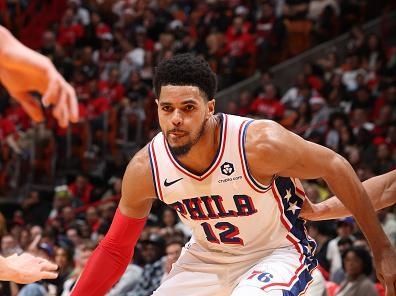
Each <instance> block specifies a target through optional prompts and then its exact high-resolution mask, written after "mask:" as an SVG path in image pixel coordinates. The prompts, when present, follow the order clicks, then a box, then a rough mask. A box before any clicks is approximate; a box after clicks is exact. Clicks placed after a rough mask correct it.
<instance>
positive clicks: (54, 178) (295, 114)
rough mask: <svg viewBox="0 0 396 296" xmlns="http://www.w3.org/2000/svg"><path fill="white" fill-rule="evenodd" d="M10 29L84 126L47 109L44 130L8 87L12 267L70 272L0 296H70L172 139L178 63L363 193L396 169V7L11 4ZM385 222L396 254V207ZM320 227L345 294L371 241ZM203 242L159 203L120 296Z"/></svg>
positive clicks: (148, 283) (142, 295)
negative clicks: (159, 109) (38, 260)
mask: <svg viewBox="0 0 396 296" xmlns="http://www.w3.org/2000/svg"><path fill="white" fill-rule="evenodd" d="M0 24H1V25H3V26H5V27H7V28H8V29H10V30H11V32H12V33H13V34H14V35H15V36H17V38H18V39H19V40H21V41H22V42H23V43H24V44H26V45H27V46H29V47H31V48H33V49H35V50H37V51H39V52H40V53H42V54H44V55H46V56H48V57H49V58H50V59H51V60H52V61H53V63H54V64H55V65H56V67H57V69H58V70H59V71H60V72H61V73H62V74H63V75H64V77H65V78H66V79H67V80H68V81H69V82H70V83H71V84H72V85H73V86H74V87H75V89H76V92H77V95H78V99H79V108H80V109H79V110H80V117H81V118H80V122H79V123H77V124H74V125H72V126H71V127H69V128H68V129H62V128H60V127H59V126H58V125H57V124H56V122H55V120H53V119H52V118H51V115H50V110H46V111H47V112H48V117H47V121H46V122H44V123H40V124H33V123H32V122H31V120H30V119H29V117H28V116H27V115H26V113H24V111H23V110H22V108H21V107H20V106H19V105H18V104H17V103H15V101H13V100H11V99H10V98H9V97H8V94H7V92H6V91H5V90H4V89H3V88H2V87H1V85H0V212H1V214H0V237H1V254H2V255H3V256H7V255H9V254H12V253H14V252H17V251H19V250H25V251H30V252H34V253H37V254H40V255H41V256H45V257H48V258H50V259H51V260H54V261H55V262H56V263H57V264H59V265H60V266H61V276H60V277H59V278H58V279H57V280H55V281H42V282H40V283H37V284H32V285H27V286H22V285H15V284H10V283H5V282H3V283H0V295H22V296H23V295H63V296H65V295H69V291H70V289H71V287H72V286H73V284H74V283H75V280H76V279H77V277H78V275H79V272H80V271H81V268H82V267H83V266H84V264H85V262H86V260H87V258H88V257H89V255H90V253H91V252H92V250H93V248H94V247H95V245H96V244H97V242H98V241H99V240H100V239H101V238H102V237H103V236H104V234H105V233H106V231H107V229H108V227H109V225H110V222H111V219H112V217H113V214H114V211H115V209H116V206H117V202H118V200H119V198H120V184H121V178H122V173H123V171H124V169H125V166H126V164H127V163H128V161H129V159H130V158H131V157H132V156H133V155H134V153H135V152H136V151H137V150H138V149H139V148H141V147H142V146H144V145H145V144H146V143H147V142H148V141H149V140H150V139H151V137H153V135H155V133H157V132H158V125H157V118H156V105H155V101H154V99H155V98H154V94H153V92H152V85H151V79H152V75H153V69H154V67H155V65H156V64H157V63H158V61H160V60H161V59H164V58H167V57H171V56H172V55H175V54H177V53H183V52H194V53H196V54H197V55H202V56H203V57H205V59H207V60H208V61H209V63H210V65H211V66H212V68H213V69H214V70H215V71H216V73H217V74H218V79H219V92H218V94H217V96H216V105H217V111H218V112H226V113H231V114H237V115H242V116H250V117H255V118H268V119H273V120H276V121H278V122H280V123H281V124H282V125H284V126H285V127H287V128H288V129H290V130H292V131H294V132H295V133H297V134H299V135H301V136H303V137H304V138H306V139H309V140H311V141H314V142H317V143H320V144H322V145H325V146H327V147H329V148H331V149H333V150H335V151H337V152H338V153H340V154H342V155H343V156H344V157H345V158H346V159H348V160H349V162H350V163H351V164H352V166H353V167H354V168H355V170H356V172H357V173H358V176H359V177H360V178H361V180H365V179H367V178H369V177H372V176H374V175H377V174H382V173H385V172H388V171H390V170H392V169H395V166H396V33H395V32H396V3H395V2H394V1H386V0H376V1H370V0H364V1H359V0H278V1H276V0H273V1H264V0H261V1H260V0H250V1H248V0H245V1H243V0H230V1H223V0H206V1H198V0H146V1H145V0H143V1H139V0H118V1H115V0H113V1H109V0H96V1H95V0H86V1H84V0H57V1H51V0H42V1H41V0H0ZM21 83H23V81H21ZM304 185H305V189H306V192H307V195H308V196H309V197H310V199H311V200H313V201H322V200H324V199H326V198H327V197H329V195H330V192H329V190H328V188H327V187H326V185H325V184H324V183H323V182H321V181H315V182H311V181H310V182H305V184H304ZM379 217H380V220H381V222H382V225H383V227H384V229H385V231H386V233H387V234H388V235H389V237H390V239H391V240H392V242H393V244H395V243H396V216H395V207H393V208H388V209H385V210H383V211H381V212H380V213H379ZM308 230H309V233H310V235H311V236H313V237H314V238H315V239H316V240H317V242H318V245H319V247H318V251H317V256H318V259H319V262H320V265H321V271H322V273H323V275H324V276H325V278H326V280H328V292H329V295H336V290H337V287H338V285H340V284H341V282H342V281H344V280H345V279H346V277H347V275H348V274H347V272H348V271H344V270H343V268H342V259H341V257H340V254H341V252H342V250H344V249H345V248H346V247H349V246H352V245H354V246H360V247H363V248H368V246H367V243H366V242H365V240H364V237H363V236H362V234H361V232H360V231H359V229H358V228H357V227H356V225H355V224H354V221H353V219H343V220H339V221H326V222H320V223H308ZM189 235H190V232H189V230H188V229H186V228H184V227H183V226H182V225H181V224H180V223H179V222H178V219H177V216H176V215H175V213H174V212H173V211H172V210H169V209H166V208H165V207H164V206H163V205H162V204H160V203H158V204H155V205H154V207H153V211H152V213H151V215H150V217H149V221H148V224H147V226H146V228H145V231H144V233H143V234H142V237H141V240H140V243H139V244H138V246H137V248H136V251H135V258H134V260H133V262H131V264H130V266H129V267H128V269H127V272H126V273H125V275H124V276H123V278H122V279H121V280H120V282H119V283H118V284H117V285H116V286H115V287H114V289H113V290H112V291H111V292H110V293H109V294H108V295H130V296H131V295H136V296H146V295H151V292H152V291H153V290H154V289H155V288H156V287H157V286H158V285H159V283H160V282H161V279H162V278H163V276H164V275H165V274H167V273H168V272H169V269H170V266H171V264H172V262H174V261H175V260H176V259H177V257H178V255H179V254H180V249H181V247H182V245H184V243H185V242H186V241H187V239H188V237H189ZM355 255H356V256H357V258H358V259H356V260H358V261H359V260H360V261H361V262H362V265H367V264H370V263H371V262H367V260H370V256H368V257H367V256H363V255H361V254H360V255H361V257H359V256H360V255H359V254H355ZM104 268H105V267H104ZM364 276H366V275H364ZM367 276H369V277H370V278H371V279H372V283H373V285H374V287H375V291H377V293H378V294H377V295H384V291H383V288H382V286H381V285H380V284H379V283H378V282H377V280H376V279H375V275H374V273H371V274H370V275H367ZM373 295H376V294H373ZM347 296H348V295H347ZM351 296H353V295H351Z"/></svg>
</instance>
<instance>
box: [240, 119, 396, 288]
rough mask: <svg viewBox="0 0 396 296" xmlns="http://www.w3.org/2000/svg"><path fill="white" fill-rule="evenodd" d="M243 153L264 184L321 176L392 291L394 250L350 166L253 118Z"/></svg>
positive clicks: (279, 127)
mask: <svg viewBox="0 0 396 296" xmlns="http://www.w3.org/2000/svg"><path fill="white" fill-rule="evenodd" d="M246 154H247V158H248V163H249V166H250V168H251V170H252V172H253V176H254V177H256V178H257V179H258V180H265V181H266V182H264V183H267V181H268V180H270V177H271V175H274V174H276V175H279V176H284V177H296V178H301V179H317V178H322V179H324V180H325V181H326V183H327V185H328V186H329V188H330V189H331V191H332V192H333V193H334V194H335V195H336V196H337V197H338V198H339V199H340V200H341V202H342V203H343V204H344V205H345V207H346V208H347V209H348V210H349V211H350V212H351V213H352V215H353V216H354V217H355V220H356V221H357V223H358V224H359V226H360V229H361V230H362V231H363V233H364V234H365V236H366V238H367V240H368V242H369V244H370V246H371V249H372V251H373V254H374V257H375V262H376V267H377V272H378V276H379V278H380V279H381V280H382V281H383V283H384V284H385V285H386V287H387V289H389V292H390V295H393V293H394V282H395V281H396V271H395V270H394V266H396V253H395V250H393V248H392V246H391V243H390V241H389V240H388V238H387V237H386V235H385V233H384V231H383V229H382V227H381V225H380V223H379V221H378V218H377V215H376V213H375V211H374V208H373V205H372V204H371V202H370V199H369V197H368V195H367V192H366V191H365V189H364V187H363V186H362V183H361V182H360V180H359V178H358V177H357V175H356V174H355V172H354V170H353V168H352V167H351V165H350V164H349V163H348V162H347V161H346V160H345V159H344V158H343V157H342V156H340V155H338V154H336V153H335V152H334V151H332V150H330V149H328V148H326V147H323V146H320V145H317V144H315V143H312V142H308V141H305V140H304V139H302V138H301V137H299V136H297V135H296V134H293V133H291V132H289V131H287V130H286V129H284V128H283V127H281V126H280V125H279V124H277V123H274V122H270V121H256V122H254V123H253V124H251V125H250V126H249V128H248V131H247V139H246Z"/></svg>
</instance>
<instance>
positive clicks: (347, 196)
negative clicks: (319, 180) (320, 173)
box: [324, 156, 390, 253]
mask: <svg viewBox="0 0 396 296" xmlns="http://www.w3.org/2000/svg"><path fill="white" fill-rule="evenodd" d="M330 166H331V167H332V169H331V170H330V171H329V173H328V174H326V176H324V179H325V181H326V182H327V184H328V185H329V187H330V189H331V191H332V192H333V193H334V194H335V195H336V196H337V197H338V198H339V199H340V200H341V201H342V203H343V204H344V205H345V207H346V208H347V209H348V210H349V211H350V212H351V213H352V215H353V216H354V217H355V220H356V222H357V223H358V224H359V226H360V229H361V230H362V231H363V233H364V234H365V236H366V238H367V240H368V242H369V244H370V246H371V248H372V250H373V252H374V253H379V252H381V250H383V248H384V247H389V246H390V242H389V240H388V239H387V237H386V235H385V233H384V231H383V229H382V227H381V225H380V223H379V221H378V218H377V215H376V213H375V211H374V208H373V205H372V204H371V202H370V199H369V197H368V195H367V192H366V191H365V189H364V187H363V185H362V184H361V182H360V181H359V179H358V177H357V176H356V174H355V173H354V171H353V169H352V167H351V166H350V164H349V163H348V162H347V161H346V160H345V159H343V158H342V157H340V156H337V157H335V158H334V159H333V160H331V163H330Z"/></svg>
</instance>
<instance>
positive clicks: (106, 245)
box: [71, 147, 155, 296]
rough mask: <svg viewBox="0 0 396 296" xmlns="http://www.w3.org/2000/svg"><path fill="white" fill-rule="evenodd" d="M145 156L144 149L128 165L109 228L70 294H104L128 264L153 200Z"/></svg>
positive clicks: (150, 178)
mask: <svg viewBox="0 0 396 296" xmlns="http://www.w3.org/2000/svg"><path fill="white" fill-rule="evenodd" d="M148 157H149V156H148V151H147V147H145V148H143V149H142V150H141V151H139V152H138V153H137V154H136V155H135V157H134V158H133V159H132V160H131V162H130V163H129V165H128V167H127V169H126V171H125V174H124V177H123V180H122V191H121V195H122V197H121V200H120V203H119V207H118V208H117V211H116V213H115V215H114V218H113V222H112V224H111V226H110V229H109V231H108V232H107V234H106V236H105V238H104V239H103V240H102V241H101V242H100V245H99V246H98V247H97V248H96V250H95V251H94V253H93V254H92V256H91V258H90V259H89V261H88V263H87V265H86V267H85V269H84V271H83V273H82V275H81V277H80V279H79V280H78V282H77V284H76V286H75V288H74V289H73V291H72V294H71V295H73V296H76V295H81V296H86V295H105V294H106V292H107V291H108V290H109V289H110V288H111V287H112V286H113V285H114V283H115V282H116V281H117V280H118V279H119V278H120V277H121V275H122V274H123V273H124V271H125V269H126V267H127V266H128V264H129V263H130V261H131V258H132V256H133V250H134V247H135V245H136V242H137V240H138V239H139V236H140V233H141V231H142V230H143V227H144V225H145V222H146V219H147V216H148V214H149V212H150V209H151V204H152V201H153V199H154V198H155V193H154V192H155V190H154V187H153V182H152V177H151V170H150V162H149V158H148Z"/></svg>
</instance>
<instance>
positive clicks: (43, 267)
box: [40, 260, 58, 271]
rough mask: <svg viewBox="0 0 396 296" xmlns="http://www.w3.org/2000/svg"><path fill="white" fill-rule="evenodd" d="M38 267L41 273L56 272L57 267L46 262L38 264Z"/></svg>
mask: <svg viewBox="0 0 396 296" xmlns="http://www.w3.org/2000/svg"><path fill="white" fill-rule="evenodd" d="M40 266H41V270H42V271H56V270H57V269H58V265H56V264H55V263H52V262H50V261H47V260H43V261H42V262H40Z"/></svg>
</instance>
